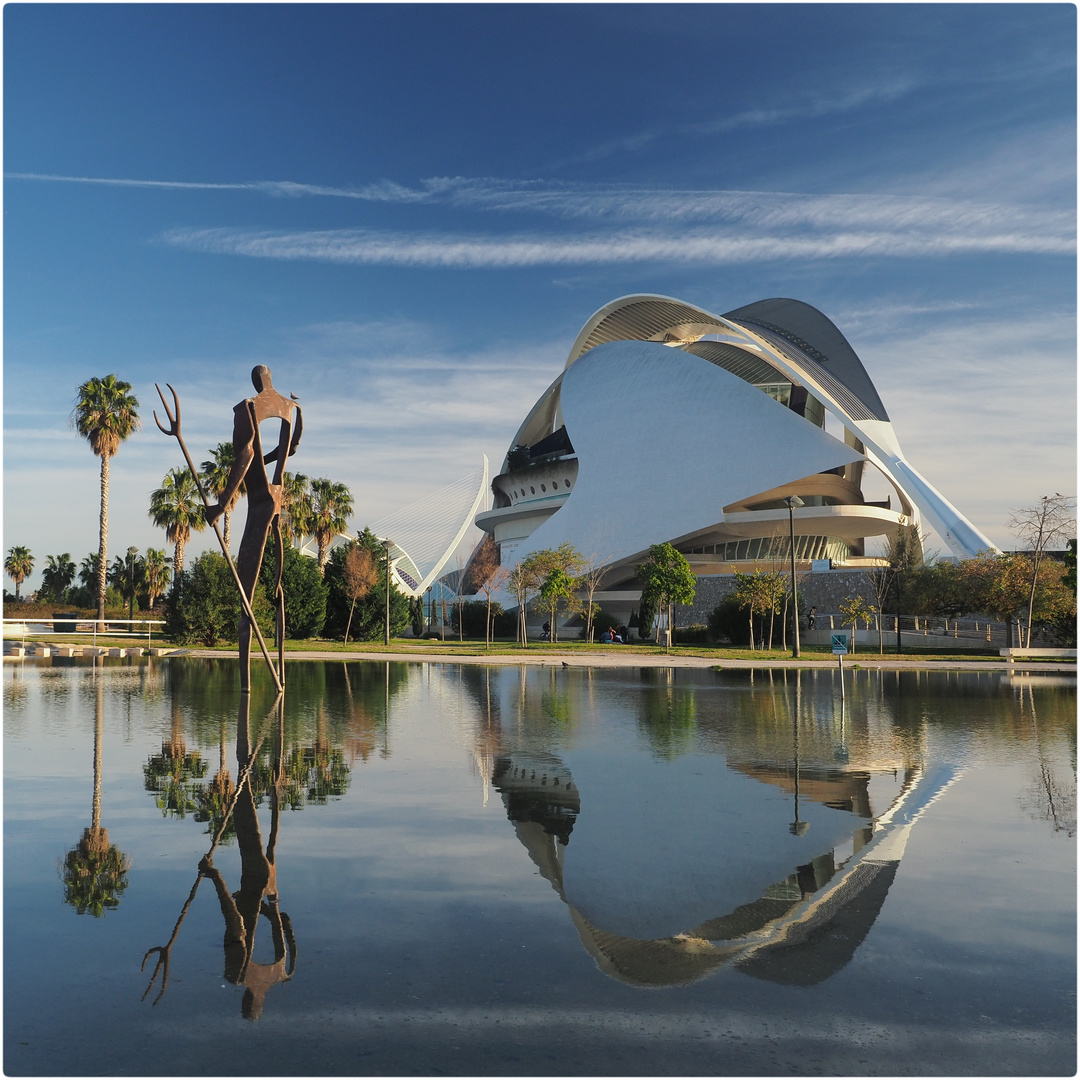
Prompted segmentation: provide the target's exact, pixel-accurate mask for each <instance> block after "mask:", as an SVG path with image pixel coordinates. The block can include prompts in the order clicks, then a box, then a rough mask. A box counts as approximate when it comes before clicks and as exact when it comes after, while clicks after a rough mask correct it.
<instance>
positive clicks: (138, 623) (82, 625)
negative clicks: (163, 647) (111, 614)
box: [3, 616, 165, 648]
mask: <svg viewBox="0 0 1080 1080" xmlns="http://www.w3.org/2000/svg"><path fill="white" fill-rule="evenodd" d="M62 625H66V626H67V627H68V629H66V630H64V629H60V626H62ZM99 625H100V624H99V623H98V621H97V619H96V618H94V617H92V616H91V617H87V616H79V617H77V618H74V619H65V618H55V619H54V618H51V617H50V618H44V619H41V618H39V619H33V618H31V619H4V620H3V626H4V637H5V638H21V639H22V640H23V641H25V640H26V639H27V638H28V637H33V638H44V637H56V636H58V635H62V636H64V637H67V636H71V635H78V636H82V635H83V634H85V635H87V636H92V637H93V641H94V644H95V645H96V644H97V638H98V633H99V631H98V626H99ZM164 625H165V620H164V619H112V618H109V619H106V620H105V622H104V626H105V629H104V630H101V631H100V633H101V634H102V636H103V637H117V636H120V635H123V636H127V637H142V634H143V630H144V629H145V631H146V647H147V648H150V647H151V646H150V641H151V637H152V635H153V631H154V627H155V626H164ZM119 626H127V627H129V628H130V629H126V630H123V629H122V630H118V629H116V628H117V627H119Z"/></svg>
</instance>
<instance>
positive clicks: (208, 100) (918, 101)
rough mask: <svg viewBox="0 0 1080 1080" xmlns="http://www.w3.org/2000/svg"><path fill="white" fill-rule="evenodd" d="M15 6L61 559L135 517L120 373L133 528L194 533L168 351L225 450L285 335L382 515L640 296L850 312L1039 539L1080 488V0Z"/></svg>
mask: <svg viewBox="0 0 1080 1080" xmlns="http://www.w3.org/2000/svg"><path fill="white" fill-rule="evenodd" d="M3 26H4V172H5V181H4V219H3V220H4V369H3V375H4V529H3V532H4V538H3V545H4V549H5V550H7V549H8V548H9V547H11V546H12V545H14V544H23V545H26V546H29V547H30V548H31V550H32V551H33V552H34V554H35V556H36V559H37V565H38V567H39V568H40V567H42V566H43V565H44V563H45V556H46V555H47V554H58V553H60V552H63V551H68V552H70V553H71V554H72V555H73V556H74V557H75V559H76V561H78V560H80V559H81V558H82V557H83V556H84V555H85V554H87V553H88V552H90V551H92V550H95V549H96V546H97V504H98V484H97V475H98V463H97V460H96V459H95V458H94V457H93V456H92V454H91V453H90V450H89V447H88V445H87V444H86V443H85V442H84V441H82V440H80V439H79V438H78V436H77V435H76V434H75V433H74V432H73V431H72V430H71V429H70V428H69V426H68V417H69V414H70V411H71V408H72V405H73V400H74V394H75V390H76V388H77V386H78V385H79V383H81V382H82V381H84V380H85V379H87V378H89V377H91V376H95V375H105V374H107V373H110V372H113V373H115V374H116V375H118V376H119V377H120V378H123V379H126V380H127V381H129V382H131V383H132V384H133V385H134V388H135V393H136V394H137V396H138V397H139V399H140V403H141V405H142V413H143V417H144V420H145V421H146V424H145V426H144V428H143V430H142V431H140V432H139V433H138V434H137V435H136V436H135V437H134V438H132V439H131V440H130V441H129V442H128V443H126V444H125V445H124V446H123V447H121V450H120V452H119V454H118V455H117V457H116V458H115V459H114V460H113V465H112V496H111V502H110V533H109V543H110V556H111V555H113V554H117V553H121V552H123V551H124V550H125V549H126V548H127V546H128V545H129V544H134V545H135V546H137V547H138V548H139V549H140V550H145V548H146V547H147V546H154V547H164V546H166V545H165V542H164V536H163V534H162V533H161V532H160V531H158V530H155V529H154V527H153V526H152V524H151V523H150V521H149V519H148V517H147V516H146V506H147V499H148V494H149V492H150V491H151V490H152V489H153V488H155V487H156V486H158V484H159V483H160V481H161V478H162V476H163V475H164V473H165V472H166V471H167V470H168V469H169V468H171V467H172V466H174V465H176V464H178V463H179V455H178V452H177V448H176V445H175V443H174V442H173V441H172V440H169V439H167V438H166V437H165V436H163V435H162V434H160V433H159V432H158V431H157V429H156V427H155V426H154V423H153V420H152V418H151V415H150V414H151V410H152V408H153V407H154V405H155V404H157V399H156V394H155V392H154V383H155V382H160V383H164V382H166V381H168V382H170V383H172V384H173V385H174V386H175V387H176V389H177V391H178V392H179V394H180V399H181V405H182V408H183V419H184V429H185V433H186V437H187V441H188V444H189V446H190V448H191V450H192V453H193V455H194V456H195V457H196V459H197V460H202V459H203V458H204V457H205V456H206V453H205V452H206V451H207V450H208V449H209V448H210V447H211V446H213V445H215V444H216V443H217V442H218V441H219V440H222V439H226V438H228V437H229V434H230V426H231V407H232V405H233V404H234V403H235V402H236V401H237V400H239V399H240V398H241V397H243V396H245V395H246V394H247V393H248V390H249V387H250V383H249V381H248V372H249V371H250V368H251V367H252V366H253V365H254V364H257V363H266V364H268V365H269V366H270V367H271V369H272V370H273V372H274V379H275V384H276V385H277V386H278V387H279V388H280V389H282V390H283V391H285V392H289V391H293V392H295V393H296V394H297V396H298V397H299V398H300V399H301V401H302V404H303V406H304V409H305V435H304V441H303V443H302V444H301V448H300V452H299V454H298V455H297V457H296V458H294V459H293V464H294V467H295V469H296V470H297V471H300V472H304V473H306V474H307V475H309V476H329V477H332V478H333V479H335V480H340V481H343V482H345V483H347V484H348V485H349V486H350V487H351V488H352V490H353V492H354V495H355V498H356V505H357V511H356V514H355V517H354V519H353V524H354V526H362V525H364V524H366V523H367V522H369V521H378V520H379V519H384V518H386V517H388V516H390V515H392V514H393V513H394V512H395V511H397V510H400V509H401V508H402V507H404V506H406V505H408V504H411V503H413V502H415V501H417V500H418V499H422V498H423V497H424V496H425V495H426V494H428V493H430V492H433V491H435V490H437V489H438V488H440V487H442V486H444V485H446V484H449V483H451V482H452V481H455V480H457V479H458V478H459V477H461V476H463V475H464V474H466V473H468V472H470V471H472V470H474V469H476V468H478V466H479V462H480V455H481V454H482V453H487V455H488V456H489V458H490V459H491V460H492V465H493V468H497V467H498V464H499V462H500V460H501V458H502V455H503V453H504V452H505V450H506V447H507V444H508V443H509V441H510V439H511V437H512V436H513V434H514V431H515V430H516V428H517V426H518V424H519V422H520V420H521V419H522V417H523V416H524V414H525V412H526V411H527V410H528V408H529V407H530V406H531V404H532V403H533V401H534V400H535V399H536V397H537V396H538V395H539V393H540V392H541V391H542V390H543V388H544V387H545V386H547V384H548V383H549V382H550V381H551V380H552V379H553V378H554V377H555V376H556V375H557V374H558V372H559V371H560V370H561V368H562V365H563V363H564V361H565V359H566V354H567V352H568V350H569V348H570V345H571V343H572V342H573V339H574V337H575V335H576V334H577V331H578V330H579V329H580V327H581V325H582V323H584V322H585V320H586V319H587V318H588V317H589V316H590V315H591V314H592V312H593V311H595V310H596V309H597V308H599V307H600V306H602V305H603V304H605V303H607V302H608V301H609V300H612V299H614V298H615V297H617V296H621V295H625V294H627V293H632V292H656V293H662V294H666V295H671V296H676V297H680V298H682V299H685V300H688V301H690V302H692V303H696V304H700V305H701V306H703V307H705V308H707V309H709V310H712V311H715V312H724V311H729V310H731V309H733V308H735V307H738V306H740V305H742V304H746V303H749V302H751V301H753V300H757V299H762V298H765V297H770V296H790V297H795V298H797V299H801V300H804V301H806V302H808V303H810V304H813V305H814V306H816V307H818V308H820V309H821V310H822V311H823V312H825V314H827V315H828V316H829V317H830V318H832V319H833V321H834V322H836V323H837V325H838V326H839V327H840V329H841V330H842V331H843V332H844V334H845V335H846V336H847V337H848V339H849V341H851V343H852V345H853V346H854V348H855V350H856V351H857V352H858V353H859V355H860V356H861V357H862V359H863V362H864V364H865V365H866V367H867V369H868V371H869V372H870V375H871V377H872V378H873V379H874V381H875V383H876V385H877V387H878V389H879V391H880V392H881V396H882V399H883V400H884V402H885V405H886V408H887V409H888V410H889V413H890V415H891V417H892V419H893V422H894V424H895V426H896V430H897V433H898V435H899V438H900V441H901V444H902V446H903V447H904V449H905V451H906V453H907V456H908V457H909V459H910V460H911V461H912V463H913V464H914V465H915V466H916V467H917V468H918V469H919V470H920V471H921V472H923V474H924V475H926V476H927V477H928V478H929V479H930V480H931V482H932V483H934V484H935V485H936V486H937V487H938V488H939V489H940V490H941V491H942V493H943V494H945V495H946V497H948V498H950V499H951V500H952V501H953V502H954V503H955V504H956V505H957V506H958V507H959V508H960V509H961V510H962V511H963V512H964V513H966V514H967V515H968V516H969V517H970V518H971V519H972V520H973V521H974V523H975V524H976V525H978V526H979V527H980V528H981V529H982V530H983V531H984V532H986V533H987V535H989V536H990V538H991V539H993V540H994V541H995V542H997V543H999V544H1001V545H1002V546H1009V533H1008V531H1007V528H1006V525H1007V522H1008V518H1009V511H1010V509H1011V508H1015V507H1018V506H1022V505H1026V504H1030V503H1031V502H1033V501H1034V500H1036V499H1037V498H1038V497H1039V496H1040V495H1043V494H1048V493H1052V492H1055V491H1060V492H1064V493H1068V494H1072V493H1074V492H1075V490H1076V114H1075V100H1076V10H1075V8H1074V7H1073V6H1072V5H1067V4H1054V5H1051V4H1046V5H1039V4H1030V5H1029V4H1019V5H1010V4H987V5H983V4H965V5H929V6H916V5H906V4H900V5H828V6H818V5H813V4H806V5H785V4H775V5H773V4H770V5H720V4H716V5H695V6H689V5H687V6H683V5H666V4H665V5H651V4H643V5H596V6H593V5H588V6H585V5H582V6H562V5H550V6H546V5H542V6H525V5H520V6H519V5H498V4H493V5H476V6H472V5H466V6H456V5H435V6H427V5H424V6H410V5H389V6H374V5H327V6H314V5H312V6H306V5H298V6H293V5H273V6H262V5H236V6H217V5H176V6H164V5H127V4H119V5H114V6H97V5H66V6H63V5H49V4H40V5H38V4H30V5H18V4H9V5H7V6H6V7H5V8H4V24H3ZM159 415H160V410H159ZM625 451H626V452H627V453H645V452H647V447H641V446H639V445H637V444H636V443H635V436H634V430H633V425H632V423H628V425H627V433H626V446H625ZM211 539H212V538H211ZM207 546H209V544H208V543H207V541H206V539H205V534H204V538H201V539H197V540H196V542H194V543H193V545H192V550H194V551H198V550H201V549H202V548H204V547H207ZM39 580H40V574H39V572H38V571H35V574H34V576H33V577H32V578H31V579H30V581H29V583H28V585H29V587H31V588H32V587H34V586H35V585H36V584H37V583H38V581H39ZM7 584H9V585H10V583H7Z"/></svg>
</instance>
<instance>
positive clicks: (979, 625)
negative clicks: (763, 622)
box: [804, 613, 1043, 645]
mask: <svg viewBox="0 0 1080 1080" xmlns="http://www.w3.org/2000/svg"><path fill="white" fill-rule="evenodd" d="M814 618H815V624H814V629H816V630H850V629H851V620H850V619H848V620H845V618H844V616H843V615H840V614H838V613H831V614H830V613H826V614H821V613H817V614H815V617H814ZM804 619H805V616H804ZM899 623H900V625H899V628H898V627H897V616H896V615H888V614H885V615H881V614H878V615H874V616H872V617H871V618H870V619H860V620H859V621H858V629H860V630H863V629H865V630H872V631H874V632H878V631H880V632H881V633H883V634H892V635H894V636H895V635H896V633H897V630H898V629H899V631H900V633H902V634H903V635H904V637H905V638H910V637H911V636H912V635H920V636H922V637H934V638H943V637H945V638H953V639H954V640H956V641H965V642H967V643H969V644H984V643H985V644H990V645H993V644H998V643H1000V644H1001V645H1004V644H1005V642H1006V638H1007V630H1006V624H1005V623H1003V622H997V621H995V620H992V619H986V618H983V619H946V618H943V617H942V616H941V615H901V616H899ZM1014 626H1015V628H1016V637H1017V640H1024V639H1025V637H1026V634H1027V624H1026V623H1023V622H1021V621H1020V620H1019V619H1018V620H1017V621H1016V622H1015V624H1014ZM1042 640H1043V634H1042V633H1041V631H1040V630H1039V629H1038V628H1036V629H1035V632H1034V633H1033V634H1032V641H1033V642H1039V641H1042Z"/></svg>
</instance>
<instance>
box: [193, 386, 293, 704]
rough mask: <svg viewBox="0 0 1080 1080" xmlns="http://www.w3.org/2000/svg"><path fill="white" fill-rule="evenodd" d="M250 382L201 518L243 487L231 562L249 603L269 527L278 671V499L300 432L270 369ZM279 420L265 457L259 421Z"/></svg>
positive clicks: (243, 664) (244, 650)
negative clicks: (240, 531)
mask: <svg viewBox="0 0 1080 1080" xmlns="http://www.w3.org/2000/svg"><path fill="white" fill-rule="evenodd" d="M251 381H252V383H253V384H254V386H255V389H256V390H257V391H258V393H257V394H256V395H255V396H254V397H250V398H246V399H245V400H244V401H241V402H240V403H239V404H238V405H237V406H236V408H234V409H233V436H232V442H233V449H234V451H235V454H236V457H235V459H234V461H233V466H232V469H231V470H230V471H229V480H228V483H227V484H226V485H225V490H224V491H223V492H222V493H221V496H220V498H219V499H218V501H217V504H216V505H215V506H211V507H209V508H208V509H207V511H206V520H207V522H208V523H209V524H211V525H213V524H214V522H215V521H216V520H217V519H218V518H219V517H220V516H221V515H222V514H223V513H224V512H225V510H226V508H227V507H228V506H229V503H230V502H231V501H232V499H233V498H234V496H235V495H236V493H237V492H238V491H239V490H240V485H241V484H243V483H246V484H247V502H248V511H247V522H246V523H245V525H244V535H243V537H242V539H241V540H240V554H239V556H238V557H237V560H236V564H237V565H236V571H237V574H238V575H239V578H240V583H241V585H242V587H243V589H244V592H245V593H246V595H247V597H248V600H249V601H250V600H251V598H252V597H253V595H254V592H255V583H256V582H257V581H258V580H259V570H260V568H261V567H262V559H263V552H264V551H265V550H266V541H267V539H268V537H269V535H270V530H271V529H273V532H274V540H275V542H276V547H277V578H276V581H277V584H276V586H275V593H274V595H275V600H276V601H277V646H278V670H279V671H282V670H283V664H282V661H283V656H282V649H283V642H284V639H285V598H284V595H283V593H282V590H281V573H282V567H283V551H282V541H281V496H282V480H283V476H284V472H285V461H286V459H287V458H289V457H291V456H292V455H293V454H295V453H296V447H297V445H298V444H299V442H300V433H301V431H302V429H303V420H302V417H301V413H300V406H299V405H297V404H296V402H295V401H290V400H289V399H288V398H286V397H283V396H282V395H281V394H279V393H278V392H277V391H276V390H275V389H274V386H273V384H272V383H271V381H270V369H269V368H268V367H266V366H264V365H263V364H260V365H259V366H258V367H256V368H254V369H253V370H252V372H251ZM274 419H276V420H280V421H281V427H280V429H279V432H278V443H277V446H275V447H274V448H273V449H272V450H271V451H270V452H269V453H267V454H263V447H262V438H261V435H260V432H259V425H260V424H261V423H262V422H263V421H264V420H274ZM272 461H273V462H276V467H275V469H274V477H273V480H271V479H270V478H269V477H268V476H267V473H266V466H267V465H269V464H270V462H272ZM239 635H240V688H241V690H248V689H249V687H250V670H249V668H250V664H249V661H250V656H251V621H250V619H249V618H248V615H247V614H246V613H244V614H242V615H241V617H240V627H239Z"/></svg>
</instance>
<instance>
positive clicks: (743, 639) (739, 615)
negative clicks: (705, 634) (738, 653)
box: [684, 596, 750, 645]
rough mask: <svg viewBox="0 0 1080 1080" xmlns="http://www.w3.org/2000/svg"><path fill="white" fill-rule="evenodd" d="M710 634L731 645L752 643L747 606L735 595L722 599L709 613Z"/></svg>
mask: <svg viewBox="0 0 1080 1080" xmlns="http://www.w3.org/2000/svg"><path fill="white" fill-rule="evenodd" d="M709 636H710V637H711V638H712V639H713V641H723V642H727V643H728V644H731V645H749V644H750V627H749V624H748V623H747V619H746V608H745V607H743V606H742V605H740V604H739V602H738V600H736V599H735V597H734V596H729V597H727V598H726V599H724V600H721V601H720V603H719V604H717V605H716V607H714V608H713V609H712V612H711V613H710V615H709ZM684 640H685V639H684Z"/></svg>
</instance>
